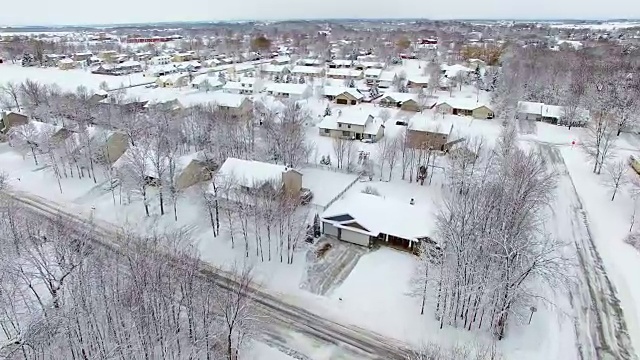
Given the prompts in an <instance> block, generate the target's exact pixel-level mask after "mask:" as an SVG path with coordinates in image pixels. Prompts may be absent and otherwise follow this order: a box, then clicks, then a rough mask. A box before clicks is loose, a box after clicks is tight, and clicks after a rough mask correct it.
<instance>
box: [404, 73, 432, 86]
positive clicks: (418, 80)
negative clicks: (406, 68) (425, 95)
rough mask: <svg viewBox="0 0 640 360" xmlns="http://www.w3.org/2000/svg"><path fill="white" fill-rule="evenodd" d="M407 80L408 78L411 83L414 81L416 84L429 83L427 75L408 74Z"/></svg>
mask: <svg viewBox="0 0 640 360" xmlns="http://www.w3.org/2000/svg"><path fill="white" fill-rule="evenodd" d="M407 80H409V81H410V82H412V83H416V84H428V83H429V77H428V76H415V75H409V76H407Z"/></svg>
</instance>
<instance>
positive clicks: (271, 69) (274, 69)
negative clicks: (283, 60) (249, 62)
mask: <svg viewBox="0 0 640 360" xmlns="http://www.w3.org/2000/svg"><path fill="white" fill-rule="evenodd" d="M286 69H287V66H286V65H272V64H264V65H260V70H261V71H262V72H265V73H282V72H284V71H285V70H286Z"/></svg>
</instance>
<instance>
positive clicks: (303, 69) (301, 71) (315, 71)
mask: <svg viewBox="0 0 640 360" xmlns="http://www.w3.org/2000/svg"><path fill="white" fill-rule="evenodd" d="M324 73H325V71H324V68H321V67H318V66H303V65H298V66H294V67H293V69H291V74H293V75H303V76H310V77H323V76H324Z"/></svg>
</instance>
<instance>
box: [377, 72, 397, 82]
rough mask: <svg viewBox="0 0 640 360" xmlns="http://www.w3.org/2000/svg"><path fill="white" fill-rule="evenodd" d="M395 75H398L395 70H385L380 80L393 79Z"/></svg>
mask: <svg viewBox="0 0 640 360" xmlns="http://www.w3.org/2000/svg"><path fill="white" fill-rule="evenodd" d="M394 77H396V73H394V72H393V71H383V72H382V73H381V74H380V81H393V78H394Z"/></svg>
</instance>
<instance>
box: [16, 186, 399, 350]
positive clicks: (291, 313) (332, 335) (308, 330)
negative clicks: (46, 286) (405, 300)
mask: <svg viewBox="0 0 640 360" xmlns="http://www.w3.org/2000/svg"><path fill="white" fill-rule="evenodd" d="M5 195H7V196H9V197H11V198H12V199H14V200H15V201H16V202H17V203H18V204H20V206H22V207H23V208H24V209H25V210H27V211H31V212H32V213H33V214H34V215H40V216H46V217H59V216H61V217H63V218H64V219H65V220H68V221H69V223H72V224H75V226H77V227H78V229H79V230H80V229H82V228H83V227H87V226H91V227H92V228H93V233H94V234H96V236H95V237H94V238H93V239H92V241H93V242H94V244H95V245H96V246H98V247H100V248H102V249H104V250H105V251H111V252H115V253H122V252H125V251H126V249H125V248H123V247H122V245H121V244H118V243H117V240H116V239H117V238H118V237H117V234H118V231H119V229H118V228H117V227H116V226H114V225H112V224H107V223H101V222H100V221H99V220H90V216H87V215H88V214H86V215H79V214H74V213H71V212H69V211H67V210H65V209H64V208H62V207H61V206H59V205H57V204H55V203H52V202H50V201H48V200H45V199H43V198H39V197H37V196H34V195H31V194H28V193H24V192H18V191H9V192H6V193H5ZM168 255H170V254H168ZM200 276H201V277H202V278H203V279H204V280H206V281H210V282H213V283H214V284H216V285H218V286H220V287H221V288H223V289H224V288H229V286H232V282H233V279H232V277H231V276H228V275H227V274H225V273H223V272H222V271H221V270H220V269H217V268H214V267H212V266H210V265H208V264H206V263H204V262H203V263H202V265H201V268H200ZM249 296H250V297H251V299H252V300H253V301H254V303H255V304H256V306H257V312H258V313H259V315H260V316H261V317H264V318H265V319H267V320H268V324H267V326H266V328H267V329H265V332H264V334H261V335H262V336H263V338H264V341H266V342H269V343H271V344H272V345H273V346H276V347H278V348H281V349H287V350H289V352H290V353H291V354H292V356H296V358H300V359H306V357H304V355H302V354H298V355H296V350H295V349H290V348H289V347H288V345H287V342H286V339H287V338H288V337H289V335H290V333H291V332H296V333H299V334H302V335H304V336H306V337H308V338H309V339H310V340H311V341H313V342H316V343H319V344H329V345H333V346H335V347H338V348H340V355H339V357H336V358H335V359H406V358H407V357H408V356H409V354H410V353H411V352H410V350H409V347H408V346H407V345H406V344H403V343H401V342H399V341H395V340H392V339H388V338H385V337H383V336H381V335H378V334H376V333H373V332H370V331H367V330H364V329H362V328H355V327H352V326H349V325H345V324H339V323H337V322H334V321H331V320H329V319H325V318H323V317H322V316H319V315H317V314H314V313H312V312H310V311H308V310H306V309H304V308H302V307H299V306H297V305H293V304H290V303H287V302H286V301H283V300H281V299H279V298H278V297H277V296H275V295H273V294H270V293H269V292H268V291H267V290H264V289H262V288H259V287H258V286H254V287H253V288H252V292H251V293H250V294H249Z"/></svg>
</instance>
